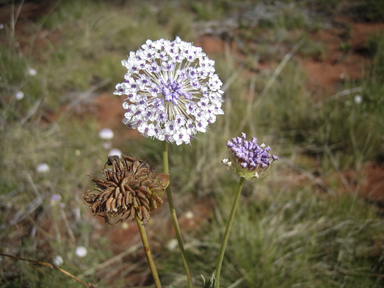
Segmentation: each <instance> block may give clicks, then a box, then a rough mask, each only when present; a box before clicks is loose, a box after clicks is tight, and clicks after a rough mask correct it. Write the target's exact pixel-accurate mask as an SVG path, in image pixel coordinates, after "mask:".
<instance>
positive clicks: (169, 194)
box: [163, 141, 193, 288]
mask: <svg viewBox="0 0 384 288" xmlns="http://www.w3.org/2000/svg"><path fill="white" fill-rule="evenodd" d="M163 166H164V173H169V164H168V145H167V142H166V141H163ZM167 197H168V205H169V210H170V212H171V218H172V223H173V227H174V229H175V233H176V238H177V242H178V243H179V247H180V252H181V257H182V259H183V263H184V268H185V272H186V273H187V279H188V287H189V288H193V283H192V275H191V271H190V269H189V266H188V262H187V257H186V254H185V249H184V245H183V239H182V238H181V232H180V227H179V223H178V222H177V216H176V210H175V206H174V204H173V198H172V192H171V185H168V188H167Z"/></svg>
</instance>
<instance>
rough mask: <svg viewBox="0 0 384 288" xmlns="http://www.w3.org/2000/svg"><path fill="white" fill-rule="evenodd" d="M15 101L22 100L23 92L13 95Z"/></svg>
mask: <svg viewBox="0 0 384 288" xmlns="http://www.w3.org/2000/svg"><path fill="white" fill-rule="evenodd" d="M15 98H16V100H21V99H23V98H24V92H23V91H17V92H16V94H15Z"/></svg>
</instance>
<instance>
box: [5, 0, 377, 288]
mask: <svg viewBox="0 0 384 288" xmlns="http://www.w3.org/2000/svg"><path fill="white" fill-rule="evenodd" d="M15 2H16V1H15ZM19 2H20V1H19ZM19 2H17V3H13V4H12V3H10V4H2V6H1V7H0V10H1V11H2V13H1V17H2V18H1V21H3V23H2V25H3V26H2V29H1V30H0V39H1V45H0V77H1V78H0V91H1V92H0V93H1V98H0V133H1V134H0V139H1V140H0V145H1V147H0V171H1V173H0V211H1V213H0V243H1V245H0V247H1V248H0V252H1V253H7V254H12V255H16V256H18V257H24V258H30V259H35V260H39V261H44V262H52V261H55V260H57V258H56V257H57V256H61V257H62V259H63V264H62V265H61V266H60V267H62V268H63V269H65V270H67V271H69V272H70V273H72V274H74V275H77V276H79V277H80V278H82V279H83V280H84V281H87V282H92V283H96V284H98V287H151V279H150V276H149V270H148V268H147V267H146V263H145V258H144V254H143V252H142V247H141V246H140V245H137V244H136V243H138V236H137V231H136V230H135V229H134V225H133V223H130V224H125V225H120V226H119V227H107V226H106V225H105V224H104V223H103V221H99V220H98V219H96V218H94V217H92V215H91V214H90V213H89V211H88V210H87V209H86V208H85V206H84V205H83V200H82V189H87V188H90V187H91V186H92V184H91V182H90V181H89V177H88V176H87V175H94V176H100V169H101V167H102V166H103V165H104V163H105V161H106V157H107V155H108V151H109V149H108V150H107V149H105V147H107V148H108V146H109V145H111V147H115V148H118V149H120V150H121V151H122V152H123V153H124V154H130V153H132V154H133V155H134V156H136V157H138V158H141V159H145V160H148V161H149V162H151V163H152V164H154V165H155V167H156V170H157V171H161V169H162V167H161V143H159V142H157V141H153V140H151V139H144V138H143V137H140V136H138V134H137V133H135V132H132V131H128V128H126V127H124V125H123V124H122V123H121V114H122V111H119V110H111V109H112V108H111V109H104V110H103V109H102V108H103V105H107V104H108V103H109V102H113V101H119V100H116V99H115V98H116V97H115V96H113V95H112V92H113V91H114V86H115V84H116V83H118V82H121V80H122V79H123V75H124V73H125V68H124V67H122V66H121V65H120V61H121V60H122V59H124V58H125V57H126V55H127V54H128V53H129V51H136V50H137V49H138V48H139V47H140V46H141V45H142V44H143V43H144V42H145V41H146V40H147V39H152V40H155V39H159V38H167V39H170V40H172V39H174V37H175V36H176V35H179V36H180V37H181V38H182V39H183V40H185V41H193V42H196V41H199V39H200V37H201V35H207V34H208V35H211V36H212V38H213V39H221V40H222V42H220V43H222V47H221V49H219V50H218V51H216V52H215V53H214V52H212V53H210V52H207V53H208V54H209V57H210V58H213V59H215V60H216V69H217V72H218V74H219V76H220V78H221V80H222V81H223V82H224V83H225V85H224V90H225V95H224V96H225V104H224V111H225V115H224V116H222V117H219V118H218V120H217V123H215V124H213V125H211V126H210V129H209V131H207V133H205V134H200V135H199V136H198V138H199V139H198V140H194V141H193V142H192V144H191V145H190V146H188V145H183V146H179V147H177V146H175V145H173V146H171V150H170V162H171V175H175V176H174V177H172V190H173V191H174V193H175V196H174V197H175V202H176V207H177V209H178V215H179V216H180V222H181V230H182V232H183V234H184V238H185V243H186V248H187V253H188V257H189V259H190V266H191V269H192V273H193V277H194V280H195V283H196V287H202V279H201V277H200V274H202V275H204V276H205V278H208V277H209V276H210V275H211V274H212V272H213V270H214V267H215V265H216V259H217V255H218V252H219V245H220V242H221V237H222V235H223V233H224V229H225V223H226V219H228V216H229V212H230V211H229V210H230V207H231V205H232V203H231V201H232V200H233V199H232V198H233V194H234V192H235V189H236V185H237V180H238V179H237V178H236V177H235V176H234V175H231V173H230V172H229V171H227V170H226V169H225V168H224V167H223V166H222V165H221V163H220V160H221V159H222V158H225V157H226V153H227V149H226V145H225V144H226V141H227V140H228V139H230V138H232V137H235V136H238V135H240V133H241V132H242V131H243V132H246V133H248V135H254V136H256V137H258V138H259V141H260V142H265V143H267V144H269V145H270V146H271V147H272V151H273V152H274V154H276V155H279V156H280V160H279V161H278V162H275V164H274V167H273V168H272V169H271V170H270V173H269V175H268V176H267V177H265V178H263V179H261V180H260V181H258V182H257V183H246V185H245V186H244V190H243V192H244V193H243V195H242V199H241V203H240V207H239V210H238V213H237V215H236V222H235V224H234V227H233V230H232V233H231V236H230V239H229V247H228V249H227V254H226V258H225V260H224V264H223V271H222V277H223V278H222V281H221V283H222V285H223V287H231V288H234V287H243V288H247V287H249V288H255V287H382V286H383V284H384V278H383V277H384V270H383V269H384V268H383V267H384V265H383V264H384V217H383V210H382V204H383V202H375V201H372V199H370V198H366V195H367V194H369V193H370V192H373V191H371V190H369V191H367V189H373V190H374V189H382V188H372V187H376V186H372V185H368V184H369V182H367V181H368V180H369V179H372V177H370V176H371V175H369V174H367V173H368V172H369V171H372V170H369V169H368V168H367V167H371V166H370V165H372V163H376V165H377V166H380V165H382V161H383V155H384V146H383V140H384V139H383V135H384V118H383V116H382V115H383V114H384V97H383V95H384V37H383V35H384V34H383V33H382V31H383V30H381V33H377V34H372V35H371V36H370V37H368V39H367V40H366V41H365V42H364V45H363V46H362V47H360V48H361V49H362V51H363V52H364V57H365V58H366V60H367V61H365V62H364V65H362V66H361V67H359V70H361V72H360V71H359V73H361V75H362V76H361V77H355V78H347V79H344V80H343V81H340V82H339V83H337V84H336V85H335V87H326V88H327V89H313V87H311V86H310V85H309V82H310V81H309V79H308V75H307V73H306V70H305V69H304V68H303V66H302V65H301V63H302V61H305V59H318V61H323V60H324V59H326V57H328V56H329V55H327V47H326V45H325V44H324V43H322V42H321V41H316V40H313V38H311V37H310V35H312V34H313V33H316V32H318V31H322V30H324V29H333V28H334V29H339V28H340V27H339V26H338V25H340V23H338V22H337V23H336V22H335V21H336V20H335V17H336V16H342V17H345V18H346V19H349V20H350V21H355V22H358V21H360V22H364V23H373V24H378V23H381V24H382V23H383V19H384V16H383V15H384V5H383V2H382V1H380V0H378V1H373V0H372V1H345V2H347V3H344V2H341V3H340V1H333V0H328V1H305V0H302V1H299V0H296V1H293V0H292V1H288V0H287V1H281V2H272V1H240V0H239V1H225V0H212V1H194V4H191V3H190V2H189V1H153V2H152V1H96V0H95V1H90V0H87V1H71V0H65V1H64V0H63V1H51V2H49V4H47V2H45V4H44V5H42V4H41V3H39V2H38V1H30V2H27V1H26V2H25V3H24V2H22V3H19ZM33 5H38V6H36V7H39V8H37V9H35V8H33V7H35V6H33ZM340 13H342V14H340ZM382 27H384V26H382ZM350 29H351V27H350V26H348V24H346V25H344V26H343V27H342V32H343V33H346V35H347V36H346V37H347V38H345V42H341V43H340V51H346V52H348V53H350V52H351V51H350V50H351V47H350V44H349V42H348V33H350ZM337 31H339V30H337ZM348 31H349V32H348ZM234 43H235V44H236V45H235V46H232V45H233V44H234ZM233 47H235V48H233ZM230 48H231V49H230ZM234 52H236V53H234ZM237 52H238V53H237ZM346 57H348V54H346ZM263 63H267V64H268V69H263V68H260V67H262V66H260V65H259V64H263ZM31 69H32V70H31ZM34 71H35V72H36V73H34ZM359 75H360V74H359ZM331 91H332V92H331ZM20 92H22V95H23V97H21V96H20V95H21V94H20ZM106 94H107V95H109V96H107V98H106V99H107V101H105V102H97V101H98V99H101V98H100V97H101V95H104V96H105V95H106ZM359 97H360V98H359ZM20 98H21V99H20ZM103 99H104V98H103ZM359 99H360V100H361V101H359ZM121 109H122V108H121ZM106 110H107V111H106ZM100 111H101V112H100ZM104 119H108V124H110V123H113V124H112V126H113V127H109V128H112V129H113V130H114V132H115V137H114V138H113V140H111V141H110V142H108V143H106V142H105V141H104V140H102V139H100V138H99V136H98V133H99V131H100V129H101V128H103V127H106V125H107V123H106V122H104ZM41 163H46V164H48V166H49V171H47V172H45V173H41V172H40V173H39V172H38V171H37V168H36V167H37V166H38V165H39V164H41ZM374 171H375V173H376V172H377V171H379V172H377V173H382V172H380V171H382V170H381V169H380V168H378V169H376V170H374ZM380 175H384V174H380ZM381 179H382V178H381ZM381 181H382V180H381ZM376 184H377V185H378V186H377V187H383V186H379V185H381V184H380V183H376ZM382 195H383V194H382ZM58 196H59V198H58ZM57 199H59V200H57ZM381 199H382V201H384V199H383V198H381ZM167 209H168V207H167V204H166V203H165V204H164V206H163V207H162V208H161V209H160V211H158V212H157V213H155V215H154V216H153V217H152V220H151V222H150V223H148V225H147V231H148V233H149V234H150V238H151V243H150V244H151V248H152V249H153V252H154V255H155V260H156V262H157V265H158V268H159V273H160V277H161V280H162V283H163V284H164V286H169V285H172V286H173V287H185V286H186V278H185V276H184V275H183V273H184V271H183V268H182V265H181V259H180V258H179V252H178V250H177V249H172V247H171V246H172V245H170V243H172V239H173V234H172V233H173V232H172V229H171V224H170V217H169V215H168V210H167ZM79 246H84V247H85V248H86V249H87V255H86V256H85V257H78V256H77V255H76V248H77V247H79ZM0 262H1V267H2V269H1V271H0V285H1V286H2V287H81V285H80V284H78V283H76V282H74V280H72V279H70V278H67V277H66V276H65V275H63V274H61V273H59V272H58V271H56V270H51V269H49V268H46V267H37V266H33V265H31V264H29V263H26V262H22V261H15V260H13V259H10V258H6V257H2V258H0Z"/></svg>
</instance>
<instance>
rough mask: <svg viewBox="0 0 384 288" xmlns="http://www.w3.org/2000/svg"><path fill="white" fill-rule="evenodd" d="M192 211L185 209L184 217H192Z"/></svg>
mask: <svg viewBox="0 0 384 288" xmlns="http://www.w3.org/2000/svg"><path fill="white" fill-rule="evenodd" d="M193 216H194V215H193V212H192V211H187V212H186V213H185V218H187V219H192V218H193Z"/></svg>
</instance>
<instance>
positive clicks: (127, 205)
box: [83, 155, 169, 224]
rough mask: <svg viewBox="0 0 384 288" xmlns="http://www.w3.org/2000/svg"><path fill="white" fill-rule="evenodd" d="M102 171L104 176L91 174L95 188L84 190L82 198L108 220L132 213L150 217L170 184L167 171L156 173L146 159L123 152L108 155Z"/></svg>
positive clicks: (126, 216) (161, 201)
mask: <svg viewBox="0 0 384 288" xmlns="http://www.w3.org/2000/svg"><path fill="white" fill-rule="evenodd" d="M106 165H110V166H112V169H107V168H105V166H106ZM103 174H104V176H105V178H106V179H105V180H102V179H99V178H94V177H93V178H92V181H93V182H94V183H95V184H96V186H97V189H94V190H85V191H84V195H83V198H84V200H85V201H86V203H87V204H88V206H89V207H90V208H91V210H92V212H93V213H94V214H95V215H96V214H103V213H104V217H105V221H106V222H108V223H109V224H115V223H118V222H122V221H125V220H127V219H134V218H135V217H137V218H139V219H140V220H141V221H143V220H147V221H149V219H150V215H149V212H150V211H153V210H155V209H156V208H158V207H159V206H161V204H162V203H163V200H162V199H161V197H162V196H163V195H164V192H165V189H166V188H167V187H168V185H169V174H163V173H160V174H157V175H156V174H155V173H154V168H153V167H150V166H149V165H148V164H147V163H146V162H144V161H141V160H135V159H134V158H132V157H129V156H124V155H123V156H122V157H121V158H119V156H117V155H114V156H110V157H108V161H107V163H106V164H105V165H104V169H103ZM116 217H118V218H117V221H112V219H113V218H116Z"/></svg>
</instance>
